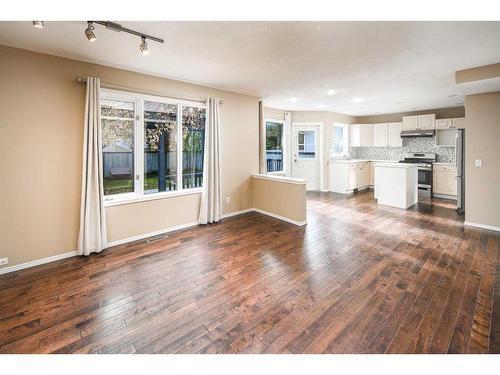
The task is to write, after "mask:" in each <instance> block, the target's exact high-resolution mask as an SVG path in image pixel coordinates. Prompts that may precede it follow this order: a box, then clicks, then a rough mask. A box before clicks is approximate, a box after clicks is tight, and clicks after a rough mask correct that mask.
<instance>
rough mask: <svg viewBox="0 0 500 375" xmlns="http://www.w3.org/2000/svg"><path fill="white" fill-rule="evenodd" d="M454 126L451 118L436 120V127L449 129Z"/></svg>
mask: <svg viewBox="0 0 500 375" xmlns="http://www.w3.org/2000/svg"><path fill="white" fill-rule="evenodd" d="M452 126H453V123H452V120H451V118H443V119H439V120H436V129H449V128H451V127H452Z"/></svg>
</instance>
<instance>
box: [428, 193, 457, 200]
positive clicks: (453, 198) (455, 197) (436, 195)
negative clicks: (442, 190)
mask: <svg viewBox="0 0 500 375" xmlns="http://www.w3.org/2000/svg"><path fill="white" fill-rule="evenodd" d="M432 197H433V198H441V199H451V200H457V196H456V195H446V194H435V193H433V194H432Z"/></svg>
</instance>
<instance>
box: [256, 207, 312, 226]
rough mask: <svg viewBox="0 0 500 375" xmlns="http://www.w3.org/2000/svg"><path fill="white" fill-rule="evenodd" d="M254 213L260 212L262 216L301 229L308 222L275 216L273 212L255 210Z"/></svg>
mask: <svg viewBox="0 0 500 375" xmlns="http://www.w3.org/2000/svg"><path fill="white" fill-rule="evenodd" d="M253 211H255V212H258V213H259V214H262V215H267V216H271V217H274V218H275V219H279V220H283V221H286V222H287V223H290V224H294V225H298V226H299V227H301V226H303V225H306V224H307V221H296V220H292V219H289V218H287V217H284V216H280V215H276V214H273V213H271V212H267V211H264V210H261V209H259V208H253Z"/></svg>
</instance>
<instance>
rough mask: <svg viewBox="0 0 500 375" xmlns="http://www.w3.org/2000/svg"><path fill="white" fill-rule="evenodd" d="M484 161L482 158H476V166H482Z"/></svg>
mask: <svg viewBox="0 0 500 375" xmlns="http://www.w3.org/2000/svg"><path fill="white" fill-rule="evenodd" d="M482 166H483V161H482V160H481V159H476V167H482Z"/></svg>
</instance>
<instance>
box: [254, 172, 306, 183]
mask: <svg viewBox="0 0 500 375" xmlns="http://www.w3.org/2000/svg"><path fill="white" fill-rule="evenodd" d="M252 177H253V178H258V179H261V180H270V181H277V182H285V183H288V184H295V185H304V184H306V183H307V180H306V179H305V178H294V177H285V176H277V175H272V174H261V173H256V174H253V175H252Z"/></svg>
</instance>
